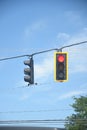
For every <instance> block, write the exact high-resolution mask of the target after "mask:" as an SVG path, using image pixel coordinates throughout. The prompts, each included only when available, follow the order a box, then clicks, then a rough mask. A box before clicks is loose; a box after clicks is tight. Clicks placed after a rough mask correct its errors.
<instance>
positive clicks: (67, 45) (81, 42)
mask: <svg viewBox="0 0 87 130" xmlns="http://www.w3.org/2000/svg"><path fill="white" fill-rule="evenodd" d="M85 43H87V41H83V42H78V43H75V44H71V45H67V46H63V47H61V48H60V49H64V48H68V47H72V46H77V45H80V44H85Z"/></svg>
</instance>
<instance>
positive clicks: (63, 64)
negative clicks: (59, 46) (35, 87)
mask: <svg viewBox="0 0 87 130" xmlns="http://www.w3.org/2000/svg"><path fill="white" fill-rule="evenodd" d="M54 79H55V81H58V82H64V81H67V80H68V56H67V52H55V53H54Z"/></svg>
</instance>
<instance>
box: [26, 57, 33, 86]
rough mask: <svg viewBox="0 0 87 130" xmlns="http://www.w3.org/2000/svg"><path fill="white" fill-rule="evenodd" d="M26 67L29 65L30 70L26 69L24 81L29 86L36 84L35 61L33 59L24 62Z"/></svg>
mask: <svg viewBox="0 0 87 130" xmlns="http://www.w3.org/2000/svg"><path fill="white" fill-rule="evenodd" d="M24 64H25V65H28V68H25V69H24V74H25V76H24V81H25V82H28V83H29V84H34V61H33V58H32V57H31V58H30V59H29V60H26V61H24Z"/></svg>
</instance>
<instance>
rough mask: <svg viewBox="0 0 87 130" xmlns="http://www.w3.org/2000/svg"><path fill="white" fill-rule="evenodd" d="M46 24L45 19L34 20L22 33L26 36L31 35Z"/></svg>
mask: <svg viewBox="0 0 87 130" xmlns="http://www.w3.org/2000/svg"><path fill="white" fill-rule="evenodd" d="M45 26H46V22H45V21H42V20H40V21H36V22H34V23H32V24H31V25H30V26H27V27H26V29H25V31H24V33H25V36H26V37H29V36H31V35H32V34H33V33H35V32H38V31H40V30H42V29H44V28H45Z"/></svg>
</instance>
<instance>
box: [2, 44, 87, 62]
mask: <svg viewBox="0 0 87 130" xmlns="http://www.w3.org/2000/svg"><path fill="white" fill-rule="evenodd" d="M85 43H87V41H82V42H79V43H75V44H70V45H67V46H63V47H61V48H59V49H58V48H54V49H49V50H44V51H40V52H35V53H32V54H31V55H29V54H27V55H19V56H13V57H6V58H2V59H0V61H4V60H11V59H16V58H21V57H25V56H28V57H33V56H35V55H38V54H41V53H46V52H49V51H53V50H56V51H62V49H64V48H67V47H72V46H76V45H80V44H85Z"/></svg>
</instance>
